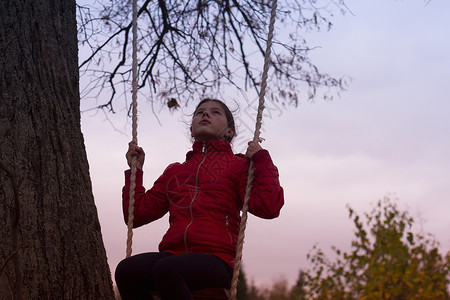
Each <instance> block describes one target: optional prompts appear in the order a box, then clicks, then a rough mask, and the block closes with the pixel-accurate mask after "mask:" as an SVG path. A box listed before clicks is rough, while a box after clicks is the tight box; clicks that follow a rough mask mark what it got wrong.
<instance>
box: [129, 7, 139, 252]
mask: <svg viewBox="0 0 450 300" xmlns="http://www.w3.org/2000/svg"><path fill="white" fill-rule="evenodd" d="M132 31H133V42H132V43H133V53H132V60H133V63H132V67H131V68H132V70H131V72H132V83H131V84H132V96H131V100H132V112H131V114H132V117H131V131H132V136H133V137H132V140H133V142H135V143H136V144H137V0H133V24H132ZM135 189H136V156H133V159H132V161H131V175H130V197H129V203H128V224H127V225H128V233H127V254H126V257H130V256H131V252H132V249H131V245H132V243H133V221H134V196H135V192H134V190H135Z"/></svg>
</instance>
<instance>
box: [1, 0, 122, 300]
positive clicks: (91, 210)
mask: <svg viewBox="0 0 450 300" xmlns="http://www.w3.org/2000/svg"><path fill="white" fill-rule="evenodd" d="M75 9H76V6H75V0H47V1H35V0H2V1H0V161H1V162H2V163H3V165H4V166H6V168H7V169H8V170H9V171H10V172H11V173H12V174H14V177H15V180H16V185H17V190H18V198H19V202H20V206H19V207H20V214H18V213H19V212H18V210H17V209H15V208H16V205H15V200H16V198H15V194H14V187H13V184H12V183H11V174H9V173H8V172H6V171H5V170H3V169H0V222H1V223H0V233H1V236H0V237H1V243H0V268H1V269H0V271H1V274H0V299H14V298H16V299H20V293H23V299H113V298H114V296H113V291H112V281H111V274H110V271H109V267H108V264H107V260H106V253H105V249H104V245H103V241H102V236H101V231H100V224H99V221H98V216H97V210H96V207H95V204H94V199H93V195H92V187H91V181H90V177H89V166H88V162H87V156H86V151H85V147H84V139H83V135H82V133H81V125H80V108H79V107H80V99H79V98H80V96H79V74H78V47H77V28H76V17H75V12H76V11H75ZM18 216H20V218H19V219H18V223H17V226H16V230H17V233H18V234H17V247H16V248H18V249H19V250H18V251H16V250H17V249H15V247H14V234H13V232H14V220H17V217H18ZM15 255H18V256H17V257H16V258H19V257H20V260H18V259H16V261H18V262H19V268H17V267H16V268H15V267H14V262H13V261H14V259H12V256H15ZM18 270H19V271H18ZM20 272H21V273H22V275H21V274H18V273H20ZM21 277H22V279H21ZM18 281H22V283H23V288H22V291H21V292H20V291H18V287H19V290H20V286H21V282H18Z"/></svg>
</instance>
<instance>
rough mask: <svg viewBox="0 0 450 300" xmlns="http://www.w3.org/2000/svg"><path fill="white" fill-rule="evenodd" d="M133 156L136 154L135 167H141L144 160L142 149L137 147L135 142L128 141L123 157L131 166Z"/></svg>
mask: <svg viewBox="0 0 450 300" xmlns="http://www.w3.org/2000/svg"><path fill="white" fill-rule="evenodd" d="M133 156H136V168H138V169H142V166H143V165H144V161H145V153H144V150H143V149H142V148H141V147H139V146H138V145H137V144H136V142H130V143H129V144H128V151H127V154H126V155H125V157H126V158H127V163H128V166H129V167H130V168H131V162H132V161H133Z"/></svg>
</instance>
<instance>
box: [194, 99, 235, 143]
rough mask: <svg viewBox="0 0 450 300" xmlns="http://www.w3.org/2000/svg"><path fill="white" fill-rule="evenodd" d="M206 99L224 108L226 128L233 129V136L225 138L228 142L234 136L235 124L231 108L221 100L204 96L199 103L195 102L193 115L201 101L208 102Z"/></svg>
mask: <svg viewBox="0 0 450 300" xmlns="http://www.w3.org/2000/svg"><path fill="white" fill-rule="evenodd" d="M208 101H212V102H215V103H218V104H219V105H220V106H221V107H222V109H223V110H224V112H225V116H226V118H227V123H228V128H231V129H232V130H233V136H231V137H229V138H228V139H227V141H228V142H231V140H232V139H233V138H234V137H235V136H236V125H235V123H234V117H233V113H232V112H231V110H230V109H229V108H228V106H227V105H226V104H225V103H223V102H222V101H220V100H217V99H212V98H205V99H203V100H202V101H200V103H199V104H197V107H196V108H195V110H194V115H195V112H196V111H197V110H198V108H199V107H200V106H201V105H202V104H203V103H205V102H208ZM191 130H192V127H191Z"/></svg>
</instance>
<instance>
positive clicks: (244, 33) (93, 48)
mask: <svg viewBox="0 0 450 300" xmlns="http://www.w3.org/2000/svg"><path fill="white" fill-rule="evenodd" d="M271 5H272V1H261V0H259V1H254V0H225V1H215V0H214V1H213V0H202V1H176V0H159V1H149V0H146V1H138V7H139V12H138V22H139V25H138V31H139V33H138V35H139V40H138V45H139V50H138V51H139V53H138V57H139V65H138V73H139V79H138V81H139V88H140V90H141V93H143V94H145V95H146V98H148V99H159V100H160V101H161V102H163V103H167V104H168V105H169V107H170V106H172V107H175V106H177V105H179V104H178V103H181V104H186V103H187V102H188V101H189V98H192V97H194V98H202V97H203V96H204V95H205V94H207V95H211V94H212V95H215V96H216V97H221V96H222V95H227V97H225V96H223V98H229V95H230V93H229V90H227V91H226V90H225V89H224V88H225V87H227V86H229V87H230V86H231V87H232V88H234V89H237V90H238V91H240V92H241V94H242V96H243V97H244V98H245V97H246V93H247V90H248V89H253V90H255V91H256V92H258V90H259V88H260V80H261V73H262V68H263V61H264V59H263V58H264V55H265V51H266V48H265V46H266V39H267V31H268V23H269V20H270V12H271ZM344 9H345V4H344V2H343V1H342V0H339V1H334V0H321V1H307V0H302V1H293V0H284V1H278V10H277V21H276V32H275V35H274V43H273V50H272V57H271V72H270V75H269V76H270V77H269V79H268V82H270V84H269V85H268V90H267V95H268V97H269V98H270V99H272V100H276V101H280V102H283V103H286V104H293V105H297V103H298V102H299V99H300V97H301V94H302V95H304V97H305V98H313V97H315V96H316V94H317V93H318V89H319V88H321V87H324V90H323V93H321V96H322V97H324V98H326V99H330V98H332V97H333V95H335V93H336V92H339V91H341V90H343V89H344V88H345V86H346V81H345V80H344V79H342V78H334V77H332V76H330V75H328V74H325V73H322V72H320V71H319V69H318V68H317V67H316V66H315V65H314V64H313V63H312V62H311V61H310V59H309V54H310V52H311V51H312V50H313V48H311V47H309V46H308V44H307V42H306V40H305V39H304V38H302V34H303V33H305V32H308V31H316V30H317V31H319V30H321V29H326V30H329V29H330V28H331V27H332V23H331V22H330V20H329V19H330V18H331V17H332V15H333V13H334V12H333V11H334V10H340V11H341V12H344ZM78 11H79V13H78V18H79V30H78V36H79V41H80V43H81V45H83V47H82V49H84V51H82V52H81V56H82V59H81V61H80V72H81V74H82V76H87V78H88V80H86V82H89V83H87V84H86V86H85V88H84V90H83V93H82V97H83V98H88V97H93V98H95V99H97V98H98V94H99V93H100V91H102V93H103V94H104V95H109V97H107V98H108V99H107V100H105V102H104V103H100V104H99V105H98V107H100V108H106V109H108V110H111V111H114V106H113V100H114V99H116V98H117V96H118V95H120V94H121V93H124V95H125V96H126V95H127V94H129V92H128V91H129V89H128V88H124V89H122V88H123V86H124V85H123V83H128V82H130V77H131V55H130V51H131V48H132V47H131V36H132V35H131V27H132V20H131V19H132V17H131V13H132V7H131V1H117V0H107V1H106V0H100V1H96V2H95V4H92V5H90V4H86V5H82V4H80V5H79V10H78ZM125 86H127V87H128V86H130V84H127V85H125ZM145 87H147V89H144V88H145ZM120 91H121V92H120ZM225 92H226V93H225ZM83 95H84V96H83Z"/></svg>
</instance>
